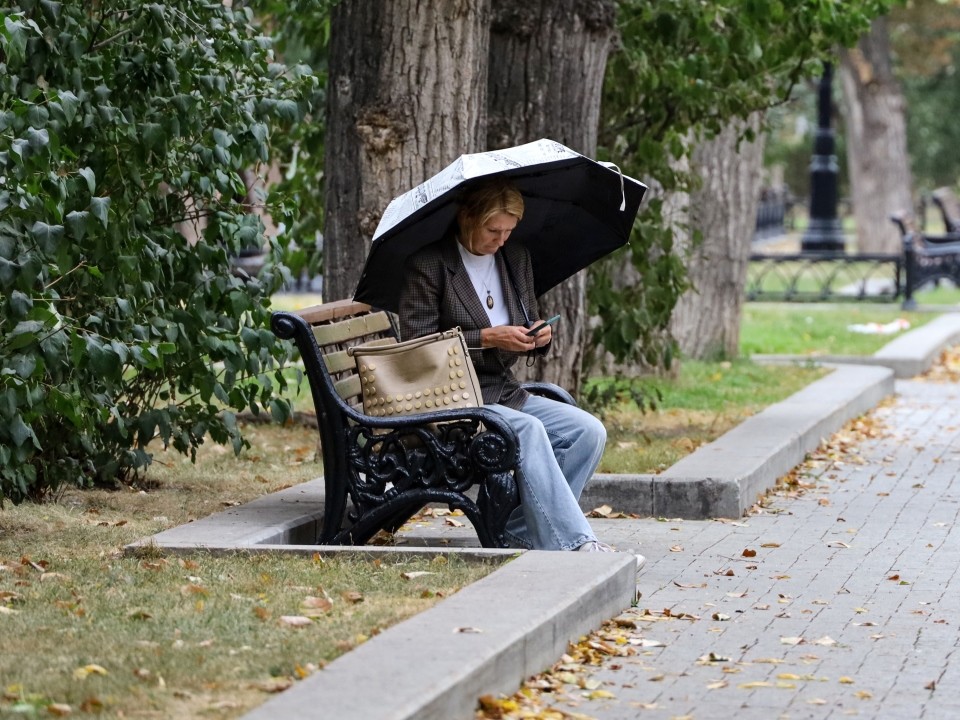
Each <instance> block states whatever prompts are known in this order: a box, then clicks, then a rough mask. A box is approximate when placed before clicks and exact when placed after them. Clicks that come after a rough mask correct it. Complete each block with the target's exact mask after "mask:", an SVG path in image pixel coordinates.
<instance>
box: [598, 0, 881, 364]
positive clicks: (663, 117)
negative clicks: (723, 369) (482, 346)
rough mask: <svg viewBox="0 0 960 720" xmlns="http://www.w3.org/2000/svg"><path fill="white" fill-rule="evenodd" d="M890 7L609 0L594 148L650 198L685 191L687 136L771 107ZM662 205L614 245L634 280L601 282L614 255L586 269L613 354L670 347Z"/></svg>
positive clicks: (669, 248) (668, 237) (670, 290)
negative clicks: (610, 20)
mask: <svg viewBox="0 0 960 720" xmlns="http://www.w3.org/2000/svg"><path fill="white" fill-rule="evenodd" d="M890 5H891V0H855V1H851V2H842V3H841V2H836V1H835V0H803V1H802V2H790V3H787V2H785V1H784V2H781V1H780V0H728V1H725V2H703V0H661V1H659V2H655V3H652V2H647V1H646V0H619V16H618V26H619V29H620V36H621V47H620V48H619V50H618V51H617V52H615V53H614V54H613V55H612V56H611V57H610V60H609V62H608V65H607V73H606V77H605V82H604V89H603V104H602V108H601V113H602V117H601V128H600V140H599V145H600V148H601V150H600V154H601V155H605V156H608V157H611V158H615V159H616V160H617V162H618V163H620V165H621V167H622V168H623V170H624V172H626V173H627V174H629V175H632V176H634V177H638V178H641V179H643V180H645V181H647V182H648V184H651V185H652V186H655V187H656V189H655V191H654V192H655V193H656V195H655V196H662V193H676V192H683V191H685V190H689V189H690V188H691V187H692V183H693V178H692V177H691V176H690V175H689V174H688V173H686V172H685V171H684V169H683V164H682V160H683V159H684V158H685V156H686V154H687V151H688V147H689V144H690V143H691V141H695V140H696V139H697V138H699V137H709V136H710V135H711V134H713V133H716V132H717V131H719V130H721V129H722V128H723V127H724V126H725V125H726V124H727V123H728V122H729V121H730V120H731V119H732V118H737V117H739V118H745V117H747V116H748V115H750V114H751V113H753V112H755V111H758V110H763V109H766V108H769V107H771V106H775V105H776V104H778V103H781V102H783V101H784V100H785V99H786V98H788V97H789V95H790V93H791V91H792V89H793V87H794V86H795V85H796V84H797V83H798V82H800V81H801V80H803V79H805V78H807V77H809V76H811V75H814V74H818V73H819V64H818V63H814V61H815V60H816V59H817V58H820V57H824V56H828V55H829V54H830V53H831V51H832V48H834V47H835V46H836V45H837V44H838V43H839V44H844V45H851V44H853V43H854V42H856V40H857V38H858V36H859V35H860V33H862V32H863V31H864V30H866V29H867V28H868V27H869V23H870V20H871V19H872V18H873V17H876V16H877V15H880V14H882V13H883V12H885V11H886V10H887V9H888V8H889V6H890ZM812 63H814V64H812ZM651 181H652V182H651ZM662 210H663V206H662V203H660V202H658V201H657V200H655V199H653V200H650V201H648V202H645V203H644V209H643V212H642V216H641V218H640V219H639V220H638V224H637V227H636V228H635V229H634V233H633V241H632V243H631V248H630V250H629V251H624V252H629V258H630V260H631V261H632V263H633V265H634V267H635V269H636V270H637V271H638V273H639V274H640V281H639V282H637V283H634V284H632V285H630V286H629V287H621V286H620V285H622V283H620V285H618V284H617V283H616V281H614V280H613V279H604V278H610V277H611V276H613V275H615V270H616V268H617V267H618V266H621V265H622V264H623V263H624V262H626V257H627V256H625V255H624V254H614V255H613V256H612V257H611V258H609V259H608V260H607V261H606V262H603V263H598V264H596V265H595V266H593V268H591V284H590V290H589V300H590V307H591V311H592V312H595V313H597V314H599V315H600V316H601V318H602V320H603V321H602V322H601V323H599V324H598V326H597V330H596V331H595V334H594V340H595V341H598V342H602V343H603V345H604V347H605V348H606V349H607V350H608V351H610V352H612V353H613V354H614V356H615V357H617V358H618V359H619V360H622V361H628V362H629V361H633V362H637V361H645V362H646V363H648V364H649V363H650V362H651V359H657V358H660V359H663V360H668V357H667V356H668V353H669V352H671V341H670V339H669V336H668V335H667V334H666V332H665V328H666V326H667V322H668V321H669V317H670V312H671V311H672V309H673V306H674V305H675V304H676V301H677V299H678V297H679V296H680V294H681V293H682V292H683V291H684V290H685V289H686V287H687V283H686V281H685V279H684V272H683V264H682V258H678V254H677V251H676V250H675V248H674V242H673V237H672V234H671V230H670V228H669V226H668V224H667V223H666V222H665V219H664V217H663V213H662ZM621 323H626V324H627V325H628V328H627V329H625V330H622V329H620V328H619V327H618V326H619V325H620V324H621ZM655 364H659V363H655ZM663 364H667V365H668V364H669V362H668V361H667V362H664V363H663Z"/></svg>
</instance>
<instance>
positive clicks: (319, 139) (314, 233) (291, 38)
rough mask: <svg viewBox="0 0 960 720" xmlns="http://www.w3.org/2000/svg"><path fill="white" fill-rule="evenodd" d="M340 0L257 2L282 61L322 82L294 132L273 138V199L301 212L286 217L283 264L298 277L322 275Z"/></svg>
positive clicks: (266, 0) (256, 8)
mask: <svg viewBox="0 0 960 720" xmlns="http://www.w3.org/2000/svg"><path fill="white" fill-rule="evenodd" d="M336 2H337V0H252V2H251V5H252V7H253V8H254V9H255V11H256V12H257V14H258V16H262V17H264V18H265V22H266V23H267V24H268V26H269V29H270V35H271V37H272V39H273V41H274V46H275V48H276V50H277V52H278V53H279V55H280V57H281V58H282V59H283V61H284V62H285V63H286V64H287V65H296V66H297V67H302V68H310V71H311V72H312V73H313V74H314V75H315V76H316V77H317V80H318V83H317V85H316V86H315V87H314V88H313V90H312V93H311V96H310V102H309V109H308V111H307V112H306V114H305V115H304V117H303V118H302V119H301V121H300V122H297V123H296V124H294V125H293V127H291V128H290V130H289V132H285V133H283V134H282V135H278V136H277V137H275V138H274V139H273V149H274V155H275V156H276V157H278V158H281V161H280V163H279V165H278V169H279V170H280V171H281V174H280V176H279V178H275V181H274V182H272V184H271V186H270V192H271V194H272V197H275V198H285V199H287V200H288V201H289V202H290V205H291V207H292V208H295V209H296V212H291V213H289V214H288V215H287V216H285V217H283V218H282V219H283V221H284V223H285V226H286V227H285V230H284V255H283V261H284V264H285V265H287V267H289V268H290V271H291V272H292V273H293V274H294V275H299V274H301V273H303V274H305V275H307V276H308V277H312V276H314V275H317V274H318V273H319V272H320V267H321V262H322V259H323V258H322V242H321V239H322V231H323V209H324V202H323V197H324V183H323V164H324V139H325V136H326V131H327V124H326V119H327V118H326V113H325V109H326V91H327V49H328V46H329V44H330V13H331V9H332V7H333V6H334V5H335V4H336Z"/></svg>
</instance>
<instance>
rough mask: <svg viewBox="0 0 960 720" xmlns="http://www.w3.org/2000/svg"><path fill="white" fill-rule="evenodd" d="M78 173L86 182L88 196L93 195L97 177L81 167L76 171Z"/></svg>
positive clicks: (89, 170) (86, 168)
mask: <svg viewBox="0 0 960 720" xmlns="http://www.w3.org/2000/svg"><path fill="white" fill-rule="evenodd" d="M77 172H78V173H80V175H81V176H82V177H83V179H84V180H86V181H87V188H88V189H89V190H90V194H91V195H93V194H94V193H95V192H96V191H97V176H96V174H95V173H94V172H93V170H91V169H90V168H88V167H82V168H80V169H79V170H77Z"/></svg>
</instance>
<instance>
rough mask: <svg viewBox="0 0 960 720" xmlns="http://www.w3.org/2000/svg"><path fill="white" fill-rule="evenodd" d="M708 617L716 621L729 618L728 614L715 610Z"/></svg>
mask: <svg viewBox="0 0 960 720" xmlns="http://www.w3.org/2000/svg"><path fill="white" fill-rule="evenodd" d="M710 617H711V619H713V620H716V621H717V622H723V621H724V620H729V619H730V616H729V615H724V614H723V613H721V612H715V613H714V614H713V615H711V616H710Z"/></svg>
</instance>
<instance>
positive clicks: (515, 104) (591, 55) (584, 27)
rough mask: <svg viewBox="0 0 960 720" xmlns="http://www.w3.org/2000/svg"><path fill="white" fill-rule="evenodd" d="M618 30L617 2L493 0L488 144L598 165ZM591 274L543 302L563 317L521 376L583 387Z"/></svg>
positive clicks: (571, 281) (583, 274)
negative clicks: (606, 83) (554, 149)
mask: <svg viewBox="0 0 960 720" xmlns="http://www.w3.org/2000/svg"><path fill="white" fill-rule="evenodd" d="M615 29H616V6H615V3H614V1H613V0H493V22H492V25H491V35H490V55H489V58H490V59H489V83H488V99H487V110H488V115H489V121H488V122H489V124H488V126H487V144H488V146H489V148H491V149H495V148H502V147H510V146H513V145H519V144H521V143H525V142H532V141H534V140H538V139H540V138H542V137H549V138H551V139H552V140H557V141H558V142H561V143H563V144H564V145H566V146H568V147H570V148H572V149H573V150H576V151H577V152H579V153H582V154H583V155H586V156H587V157H593V156H594V155H595V153H596V149H597V131H598V127H599V120H600V95H601V89H602V87H603V75H604V71H605V69H606V64H607V56H608V55H609V53H610V50H611V47H612V43H613V39H614V33H615ZM585 295H586V272H580V273H578V274H577V275H575V276H574V277H572V278H570V279H569V280H567V281H566V282H564V283H562V284H561V285H560V286H558V287H556V288H554V289H553V290H551V291H549V292H548V293H546V294H545V295H544V296H543V297H542V298H540V307H541V315H543V316H544V317H547V316H551V315H554V314H557V313H560V314H561V315H562V316H563V318H562V320H561V321H560V322H559V323H558V324H557V325H555V326H554V336H553V337H554V340H553V344H552V347H551V349H550V352H549V354H548V355H547V358H546V362H538V363H537V364H536V365H535V366H533V367H532V368H530V369H528V370H527V371H526V372H525V373H524V377H525V379H535V380H545V381H548V382H554V383H557V384H558V385H561V386H563V387H565V388H567V389H568V390H570V391H571V392H573V393H576V392H577V391H578V390H579V387H580V382H581V379H582V372H583V369H582V365H583V352H584V341H585V337H586V321H587V318H586V311H585V301H584V299H585Z"/></svg>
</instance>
